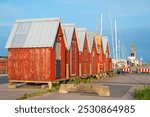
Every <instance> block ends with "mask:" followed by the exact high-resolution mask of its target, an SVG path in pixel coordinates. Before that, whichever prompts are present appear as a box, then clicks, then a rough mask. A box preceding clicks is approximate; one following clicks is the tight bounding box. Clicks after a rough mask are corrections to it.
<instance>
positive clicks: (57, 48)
mask: <svg viewBox="0 0 150 117" xmlns="http://www.w3.org/2000/svg"><path fill="white" fill-rule="evenodd" d="M55 51H56V78H60V77H61V43H60V42H56V46H55Z"/></svg>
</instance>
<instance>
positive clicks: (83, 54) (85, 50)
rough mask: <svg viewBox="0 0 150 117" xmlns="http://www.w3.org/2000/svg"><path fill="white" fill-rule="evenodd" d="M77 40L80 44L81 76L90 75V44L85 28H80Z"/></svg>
mask: <svg viewBox="0 0 150 117" xmlns="http://www.w3.org/2000/svg"><path fill="white" fill-rule="evenodd" d="M76 31H77V40H78V45H79V76H85V75H90V50H89V48H90V46H89V40H88V37H87V31H86V29H85V28H78V29H76Z"/></svg>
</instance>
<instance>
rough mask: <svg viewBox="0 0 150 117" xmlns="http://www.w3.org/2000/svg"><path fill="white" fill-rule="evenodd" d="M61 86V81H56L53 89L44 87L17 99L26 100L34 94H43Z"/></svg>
mask: <svg viewBox="0 0 150 117" xmlns="http://www.w3.org/2000/svg"><path fill="white" fill-rule="evenodd" d="M59 87H60V83H57V84H56V83H55V84H53V86H52V89H43V90H39V91H35V92H32V93H25V94H24V95H23V96H21V97H19V98H17V100H25V99H28V98H31V97H34V96H42V95H44V94H46V93H49V92H53V91H57V90H58V89H59Z"/></svg>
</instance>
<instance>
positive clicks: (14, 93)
mask: <svg viewBox="0 0 150 117" xmlns="http://www.w3.org/2000/svg"><path fill="white" fill-rule="evenodd" d="M92 84H93V85H94V84H96V85H106V86H109V88H110V97H101V96H98V95H96V94H87V93H68V94H59V93H58V92H52V93H48V94H45V95H43V96H37V97H33V98H31V99H33V100H104V99H105V100H118V99H119V100H126V99H129V100H132V99H134V97H133V91H134V89H135V88H142V87H144V86H145V85H150V74H136V73H133V74H124V75H123V74H122V75H118V76H115V77H111V78H107V79H104V80H100V81H96V82H93V83H92ZM7 86H8V80H7V75H0V99H1V100H5V99H6V100H10V99H12V100H15V99H17V98H18V97H20V96H22V95H24V94H25V93H32V92H34V91H37V90H40V86H22V87H19V88H17V89H8V88H7Z"/></svg>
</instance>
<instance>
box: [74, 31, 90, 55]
mask: <svg viewBox="0 0 150 117" xmlns="http://www.w3.org/2000/svg"><path fill="white" fill-rule="evenodd" d="M76 34H77V40H78V45H79V51H80V52H83V46H84V41H85V37H86V35H87V31H86V28H77V29H76ZM87 41H88V39H87ZM88 45H89V42H88Z"/></svg>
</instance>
